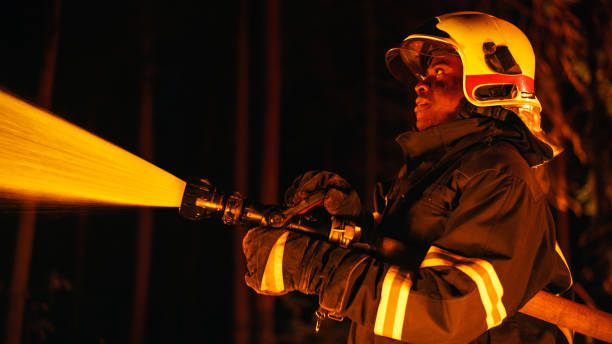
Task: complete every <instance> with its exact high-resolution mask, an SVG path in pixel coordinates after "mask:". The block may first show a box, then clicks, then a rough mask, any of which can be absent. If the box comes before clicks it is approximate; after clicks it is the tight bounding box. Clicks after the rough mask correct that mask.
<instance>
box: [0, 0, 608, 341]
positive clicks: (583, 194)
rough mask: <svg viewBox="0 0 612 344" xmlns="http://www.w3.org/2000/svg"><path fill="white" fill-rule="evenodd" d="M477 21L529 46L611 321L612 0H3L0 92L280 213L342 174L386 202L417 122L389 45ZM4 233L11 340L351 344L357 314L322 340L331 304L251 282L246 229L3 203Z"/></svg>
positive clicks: (160, 213)
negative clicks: (350, 327) (506, 24)
mask: <svg viewBox="0 0 612 344" xmlns="http://www.w3.org/2000/svg"><path fill="white" fill-rule="evenodd" d="M458 10H477V11H484V12H488V13H491V14H494V15H496V16H498V17H501V18H504V19H507V20H509V21H511V22H513V23H514V24H516V25H517V26H519V27H520V28H521V29H523V30H524V32H525V33H527V35H528V36H529V37H530V39H531V41H532V43H533V46H534V49H535V52H536V56H537V72H536V93H537V95H538V97H539V99H540V101H541V102H542V104H543V108H544V111H543V114H542V115H543V126H544V127H545V129H546V130H547V131H548V132H550V133H551V134H552V135H554V136H555V137H556V138H557V139H558V141H559V142H560V143H561V144H562V145H563V146H564V148H565V152H564V153H563V154H562V155H561V156H559V158H558V159H556V160H555V161H554V162H553V163H551V164H549V165H548V167H547V170H546V171H545V172H544V173H543V175H542V177H543V180H544V181H545V185H547V191H548V194H549V199H550V202H551V206H552V207H553V211H554V214H555V219H556V221H557V226H558V232H559V242H560V244H561V247H562V248H563V250H564V252H565V254H566V257H568V260H569V261H570V265H571V267H572V270H573V274H574V279H575V281H576V285H577V287H576V292H577V300H578V301H579V302H582V303H587V304H589V305H592V306H596V307H599V308H601V309H603V310H606V311H608V312H612V246H611V243H612V143H611V142H612V141H611V140H610V132H611V130H612V57H611V56H612V7H611V4H610V2H609V1H608V0H591V1H586V0H585V1H580V0H533V1H527V0H500V1H490V0H478V1H477V0H473V1H470V0H456V1H418V2H417V1H391V0H380V1H374V0H359V1H331V0H311V1H281V0H267V1H255V0H227V1H218V2H216V1H188V0H178V1H172V2H137V1H116V2H115V1H110V2H93V1H65V0H64V1H62V0H46V1H34V0H32V1H16V2H4V3H3V4H2V5H1V6H0V87H1V88H2V89H4V90H6V91H8V92H10V93H12V94H15V95H17V96H19V97H20V98H22V99H25V100H28V101H29V102H32V103H34V104H37V105H39V106H41V107H44V108H48V109H49V110H50V111H52V112H53V113H56V114H58V115H59V116H61V117H63V118H65V119H67V120H68V121H71V122H73V123H75V124H77V125H79V126H81V127H83V128H85V129H87V130H89V131H91V132H93V133H95V134H96V135H99V136H101V137H103V138H105V139H107V140H108V141H111V142H113V143H116V144H117V145H119V146H121V147H123V148H125V149H126V150H128V151H130V152H133V153H135V154H137V155H139V156H142V157H144V158H145V159H147V160H149V161H151V162H153V163H154V164H156V165H157V166H159V167H161V168H163V169H165V170H167V171H169V172H170V173H172V174H174V175H176V176H177V177H179V178H181V179H184V180H186V179H188V178H191V177H200V176H202V177H207V178H209V179H210V180H211V181H213V182H214V183H216V184H217V185H218V186H219V187H220V188H221V189H224V190H227V191H233V190H238V191H241V192H242V193H244V194H247V195H248V196H249V198H252V199H255V200H260V201H263V202H268V203H275V202H277V201H278V200H279V199H280V197H281V196H282V192H283V190H284V189H285V188H286V187H287V186H288V185H289V184H290V182H291V181H292V179H293V178H294V177H295V176H297V175H298V174H300V173H302V172H305V171H307V170H311V169H326V170H332V171H335V172H337V173H339V174H341V175H342V176H344V177H345V178H346V179H348V180H349V181H350V182H351V183H352V184H353V186H354V187H355V188H357V189H358V190H359V192H360V194H361V195H362V199H363V200H364V201H365V203H368V202H367V200H369V194H370V190H371V187H372V185H373V183H374V181H376V180H380V179H385V178H389V177H391V176H392V175H393V174H394V173H395V172H396V169H397V168H398V167H399V166H400V163H401V160H400V159H401V157H400V152H399V149H398V148H397V147H395V144H394V142H393V139H394V137H395V136H396V135H397V134H399V133H401V132H403V131H405V130H407V129H409V128H410V127H411V125H412V123H413V122H414V120H413V118H412V117H413V113H412V110H411V109H412V105H411V103H412V101H413V95H412V91H411V90H409V89H404V88H402V87H401V86H400V85H399V84H398V83H397V82H396V81H394V80H393V79H392V78H391V76H390V75H389V74H388V73H387V71H386V69H385V65H384V54H385V52H386V51H387V50H388V49H389V48H391V47H393V46H395V45H397V44H398V43H399V42H401V40H402V39H403V38H404V37H405V36H407V35H408V34H409V33H410V32H411V30H412V29H414V28H416V27H417V26H419V24H421V23H422V22H424V21H425V20H427V19H428V18H430V17H432V16H435V15H438V14H443V13H447V12H453V11H458ZM24 209H26V208H24ZM0 223H1V226H2V229H1V230H0V262H1V263H0V337H2V340H4V341H5V342H6V343H19V342H21V343H28V344H29V343H157V342H160V343H161V342H165V343H191V342H202V343H229V342H235V343H251V342H253V343H255V342H257V343H272V342H278V343H305V342H308V343H315V342H318V343H337V342H343V341H344V338H345V335H346V330H347V326H346V325H347V324H346V321H345V322H344V323H342V324H340V323H335V322H331V321H327V322H326V323H324V325H323V329H322V333H321V334H320V335H319V336H318V337H315V336H314V335H313V334H312V329H313V325H312V314H313V312H314V310H315V304H316V299H313V298H309V297H304V296H299V295H288V296H284V297H280V298H270V297H262V296H256V295H255V294H254V293H253V292H251V291H250V290H247V289H245V287H244V285H243V280H242V277H241V276H242V273H243V270H242V269H243V267H242V264H243V262H242V255H241V251H240V248H239V244H240V237H241V235H242V233H243V232H244V229H243V228H236V229H232V228H228V227H224V226H222V225H220V224H219V223H218V221H217V222H215V221H212V220H210V221H203V222H200V223H190V222H188V221H186V220H183V219H181V218H180V217H179V216H178V214H177V210H176V209H136V208H128V207H89V208H80V209H79V208H77V209H61V210H49V209H47V210H45V211H42V212H40V211H35V210H30V211H26V210H22V211H16V210H14V209H4V210H1V213H0ZM578 340H579V341H580V342H589V341H590V339H588V338H578Z"/></svg>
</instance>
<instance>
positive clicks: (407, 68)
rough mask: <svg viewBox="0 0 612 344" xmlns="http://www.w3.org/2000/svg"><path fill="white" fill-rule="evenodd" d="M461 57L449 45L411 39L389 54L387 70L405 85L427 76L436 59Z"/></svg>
mask: <svg viewBox="0 0 612 344" xmlns="http://www.w3.org/2000/svg"><path fill="white" fill-rule="evenodd" d="M450 55H453V56H459V54H458V53H457V50H455V48H454V47H453V46H452V45H450V44H447V43H443V42H439V41H433V40H429V39H410V40H406V41H404V42H403V43H402V45H401V46H400V47H399V48H394V49H391V50H389V52H387V56H386V62H387V68H388V69H389V71H390V72H391V74H392V75H393V76H394V77H395V78H396V79H397V80H399V81H401V82H404V83H407V84H408V83H414V82H416V81H418V80H423V79H425V77H426V76H427V68H428V67H429V65H430V64H431V61H432V60H433V59H434V58H435V57H443V56H450Z"/></svg>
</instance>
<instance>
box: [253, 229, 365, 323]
mask: <svg viewBox="0 0 612 344" xmlns="http://www.w3.org/2000/svg"><path fill="white" fill-rule="evenodd" d="M242 248H243V250H244V255H245V257H246V263H247V264H246V265H247V273H246V275H245V278H244V279H245V281H246V284H247V285H248V286H249V287H251V288H253V289H254V290H255V291H256V292H257V293H259V294H266V295H283V294H286V293H289V292H291V291H299V292H301V293H304V294H309V295H312V294H317V295H319V303H320V305H321V306H322V307H324V308H325V309H327V310H333V311H339V310H340V309H341V308H342V305H343V303H344V298H345V296H346V293H345V292H344V291H345V286H346V285H347V281H348V280H350V279H351V276H352V278H357V277H356V276H358V275H359V273H360V271H362V270H359V269H356V266H357V265H360V264H362V265H361V269H365V266H366V265H367V263H365V261H366V260H368V259H370V260H371V258H370V256H368V255H365V254H363V253H360V252H357V251H354V250H351V249H346V248H342V247H339V246H337V245H335V244H332V243H329V242H327V241H324V240H317V239H313V238H311V237H309V236H308V235H305V234H299V233H295V232H290V231H287V230H284V229H275V228H269V227H256V228H253V229H251V230H250V231H249V232H248V233H247V235H246V236H245V237H244V239H243V241H242Z"/></svg>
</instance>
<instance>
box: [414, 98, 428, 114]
mask: <svg viewBox="0 0 612 344" xmlns="http://www.w3.org/2000/svg"><path fill="white" fill-rule="evenodd" d="M414 104H415V105H416V106H415V107H414V111H415V112H416V111H419V110H423V109H424V108H426V107H428V106H429V105H430V104H429V101H427V100H426V99H424V98H420V97H419V98H417V99H416V101H415V102H414Z"/></svg>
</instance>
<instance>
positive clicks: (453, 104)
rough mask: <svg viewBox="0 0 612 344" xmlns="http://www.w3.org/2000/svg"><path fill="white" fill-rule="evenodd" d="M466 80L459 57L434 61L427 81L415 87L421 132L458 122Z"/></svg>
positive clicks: (418, 125)
mask: <svg viewBox="0 0 612 344" xmlns="http://www.w3.org/2000/svg"><path fill="white" fill-rule="evenodd" d="M462 78H463V65H462V64H461V59H460V58H459V56H457V55H444V56H436V57H434V58H433V59H432V60H431V63H430V64H429V66H428V67H427V74H426V76H425V79H424V80H422V81H419V82H418V83H417V84H416V86H415V87H414V90H415V91H416V93H417V98H416V101H415V105H416V106H415V107H414V113H415V114H416V126H417V129H418V130H424V129H427V128H430V127H433V126H436V125H439V124H442V123H446V122H450V121H452V120H454V119H456V118H457V114H458V111H457V110H458V109H457V108H458V106H459V104H460V103H461V99H462V98H463V88H462Z"/></svg>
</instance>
